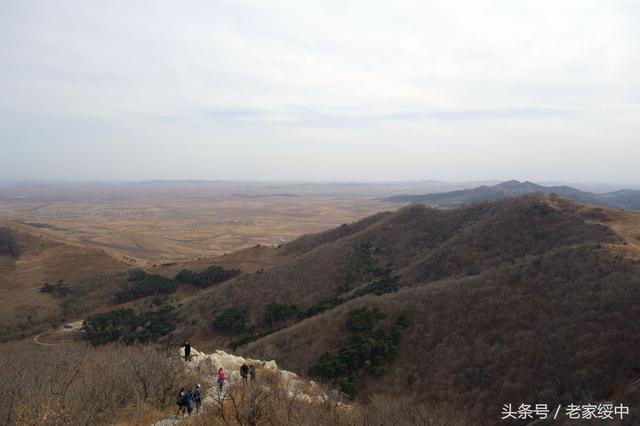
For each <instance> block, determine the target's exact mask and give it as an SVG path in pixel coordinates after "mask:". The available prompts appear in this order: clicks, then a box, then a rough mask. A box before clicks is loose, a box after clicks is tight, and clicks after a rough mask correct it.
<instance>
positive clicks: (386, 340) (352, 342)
mask: <svg viewBox="0 0 640 426" xmlns="http://www.w3.org/2000/svg"><path fill="white" fill-rule="evenodd" d="M384 317H385V315H384V313H382V312H381V311H380V310H379V309H378V308H373V309H369V308H367V307H364V308H360V309H352V310H351V311H349V314H348V316H347V320H346V322H345V325H346V327H347V330H349V332H350V333H351V335H350V337H349V338H348V339H347V340H346V341H344V342H343V343H342V345H341V346H340V348H339V349H338V350H337V351H335V352H326V353H324V354H323V355H322V356H320V359H318V361H317V363H316V364H315V365H314V366H313V367H312V368H311V369H310V370H309V374H311V375H313V376H317V377H319V378H320V379H322V380H323V381H326V382H330V383H333V384H336V385H338V386H339V387H340V389H341V390H342V392H344V393H345V394H347V395H349V396H350V397H354V396H355V395H357V394H358V385H357V382H356V378H357V375H358V373H359V372H360V371H362V370H364V371H366V372H368V373H370V374H372V375H374V376H380V375H382V374H383V373H384V367H385V364H386V363H388V362H389V361H390V360H392V359H393V357H394V356H395V355H396V354H397V352H398V349H399V347H400V339H401V338H402V335H403V333H404V331H405V329H406V328H407V326H408V325H409V315H408V314H407V313H406V312H403V313H402V314H400V316H398V318H397V319H396V321H395V323H394V325H393V326H392V327H391V329H390V330H385V329H384V328H382V327H380V326H379V325H378V323H379V321H380V320H381V319H383V318H384Z"/></svg>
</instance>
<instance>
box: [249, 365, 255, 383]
mask: <svg viewBox="0 0 640 426" xmlns="http://www.w3.org/2000/svg"><path fill="white" fill-rule="evenodd" d="M249 377H251V381H252V382H255V381H256V366H255V365H250V366H249Z"/></svg>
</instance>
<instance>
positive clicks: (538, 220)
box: [178, 196, 640, 424]
mask: <svg viewBox="0 0 640 426" xmlns="http://www.w3.org/2000/svg"><path fill="white" fill-rule="evenodd" d="M612 212H615V211H612ZM629 214H631V213H629ZM615 223H617V222H616V218H615V215H610V214H608V213H607V212H606V211H602V209H593V208H585V207H583V206H582V205H577V204H575V203H572V202H569V201H566V200H563V199H558V198H554V199H550V198H544V197H538V196H535V197H525V198H507V199H504V200H500V201H494V202H485V203H478V204H475V205H472V206H469V207H466V208H462V209H453V210H437V209H432V208H427V207H424V206H409V207H406V208H403V209H401V210H399V211H397V212H394V213H390V214H385V215H381V216H380V217H379V218H378V219H376V220H372V219H370V218H369V219H367V224H368V225H367V226H363V225H362V224H354V225H352V228H351V229H353V230H354V232H346V233H344V236H341V237H340V236H338V237H336V238H333V237H331V238H329V237H327V235H324V236H317V237H307V238H306V240H314V239H315V241H318V242H319V244H309V245H308V250H298V251H297V253H298V254H296V255H295V256H294V257H292V258H291V259H289V260H287V261H286V262H284V263H282V264H280V265H277V266H275V267H273V268H270V269H267V270H265V271H263V272H261V273H256V274H251V275H248V276H244V277H241V278H237V279H234V280H232V281H229V282H227V283H224V284H222V285H220V286H218V287H216V288H212V289H210V290H208V291H207V292H205V293H203V295H202V296H201V297H199V300H198V301H197V302H193V303H192V304H189V305H186V306H184V307H183V308H182V309H183V311H182V312H183V313H184V314H186V315H187V316H188V317H190V318H194V319H196V320H197V321H198V322H197V325H194V326H186V327H184V328H182V329H181V330H180V332H179V333H178V334H179V335H191V334H199V335H200V336H201V337H204V336H206V338H207V339H208V341H209V342H212V343H213V344H216V345H220V344H225V343H227V342H229V341H230V340H231V339H234V340H236V341H237V340H238V339H239V338H241V337H242V336H248V337H249V339H246V340H245V342H249V343H248V345H245V346H242V345H241V346H240V349H239V350H240V351H241V352H243V353H246V354H248V355H251V356H256V357H258V358H263V359H264V358H275V359H278V362H279V363H281V364H282V365H283V366H284V367H285V368H287V369H290V370H293V371H297V372H300V373H308V372H309V371H310V370H311V371H318V370H317V368H316V370H313V369H312V367H314V366H317V365H318V362H319V361H321V360H322V359H328V358H326V357H325V358H323V356H324V355H323V354H325V353H335V354H338V355H339V357H338V358H339V359H341V358H340V357H341V356H342V355H340V354H343V352H340V351H344V350H346V349H344V348H346V346H344V345H345V344H347V343H345V342H348V341H349V339H351V338H350V337H349V336H350V333H351V332H352V331H350V328H349V327H350V326H348V318H349V317H350V315H352V314H353V311H354V310H355V309H359V308H364V307H369V308H373V307H377V308H378V309H380V311H381V312H382V313H383V315H384V318H382V319H381V320H380V326H379V327H381V328H380V330H384V329H389V327H392V326H393V323H394V321H396V318H398V315H400V314H401V313H402V312H403V311H407V312H408V314H409V318H410V322H409V325H408V328H407V329H406V330H405V331H404V334H403V337H401V339H400V340H399V342H400V343H399V347H398V349H397V353H396V355H395V358H393V357H392V358H390V359H387V361H385V363H383V365H382V366H380V368H378V369H376V370H375V371H376V373H375V374H373V373H368V372H367V371H369V370H368V367H364V369H360V368H358V369H356V370H355V371H354V376H353V380H354V381H355V383H356V386H357V388H359V390H360V393H361V394H363V395H365V396H366V395H368V394H370V393H372V392H383V393H388V394H406V393H409V394H412V395H417V396H418V397H419V398H421V399H422V400H423V402H428V401H443V400H444V401H446V402H448V403H450V404H453V406H458V407H459V406H464V407H467V408H468V409H469V410H470V411H471V412H472V413H475V414H476V415H480V416H482V418H485V419H490V418H495V416H496V415H498V414H499V412H500V407H501V405H502V404H503V403H505V402H514V403H516V402H518V403H520V402H527V401H544V403H549V404H551V403H560V402H566V403H568V402H577V401H593V400H598V399H602V398H606V397H607V396H608V395H609V394H610V393H611V392H612V391H613V390H614V389H615V388H616V386H617V385H618V384H621V383H626V382H627V381H630V380H632V379H634V374H635V373H634V368H636V367H637V362H636V359H637V356H638V348H639V347H640V332H638V330H637V328H636V327H635V325H634V322H633V321H627V320H626V318H635V317H637V316H638V314H640V308H638V306H640V303H639V302H640V271H639V269H638V265H637V264H636V263H634V262H633V261H632V259H631V258H629V257H626V255H625V252H626V247H628V246H629V245H628V244H627V242H626V241H625V239H624V238H623V236H621V235H618V234H616V233H615V232H614V231H613V230H612V227H613V225H614V224H615ZM605 224H606V225H605ZM614 229H615V227H614ZM335 232H336V231H334V234H332V235H334V236H335ZM324 241H326V242H324ZM298 244H299V243H298ZM305 246H307V245H306V244H305ZM281 250H288V248H287V247H286V246H284V247H283V248H282V249H281ZM289 250H291V249H289ZM390 279H391V281H389V280H390ZM393 279H396V283H397V284H398V285H397V286H395V287H394V286H393V285H391V286H389V287H384V288H383V287H380V286H379V287H375V286H374V287H371V285H372V283H374V284H375V283H380V282H382V283H387V284H388V283H389V282H392V281H393ZM385 280H387V281H385ZM371 288H377V289H380V288H382V290H381V291H379V292H377V293H373V294H366V293H367V291H364V290H367V289H371ZM376 294H377V295H376ZM327 299H330V300H333V302H332V303H330V304H328V305H323V306H324V308H323V309H324V312H323V309H320V310H316V311H313V312H312V313H311V314H310V315H298V316H291V315H290V316H287V317H286V318H284V319H283V320H282V321H281V322H279V323H277V324H276V325H275V326H274V325H273V324H271V325H269V323H268V322H267V321H266V318H267V316H266V312H267V306H268V305H270V304H272V303H278V304H282V305H286V306H291V305H296V309H297V312H299V313H300V312H302V313H305V312H309V308H310V307H313V306H318V304H319V302H322V301H323V300H327ZM229 308H236V309H237V310H238V311H245V312H247V316H246V320H247V326H246V327H245V328H244V332H243V331H242V330H236V331H234V332H232V333H229V332H224V330H219V329H216V328H215V327H213V326H212V320H213V319H214V318H216V317H218V316H219V315H220V314H221V313H222V312H224V311H225V310H226V309H229ZM251 340H253V341H252V342H251ZM241 343H242V342H241ZM341 347H342V348H343V349H340V348H341ZM394 350H395V349H394ZM336 351H338V352H336ZM344 354H346V352H345V353H344ZM345 356H346V355H345ZM365 361H366V360H365ZM365 361H363V362H365ZM336 362H338V361H336ZM366 362H369V361H366ZM366 362H365V364H363V365H365V366H366V365H367V364H366ZM371 362H377V361H375V360H371ZM336 368H338V369H337V370H335V371H336V372H337V373H336V377H335V379H336V381H337V382H338V383H343V384H344V383H345V382H344V380H345V378H344V377H341V376H340V374H342V373H340V371H341V370H340V368H342V367H340V366H339V365H338V367H336ZM349 383H350V382H349ZM491 423H492V422H491V421H488V424H491Z"/></svg>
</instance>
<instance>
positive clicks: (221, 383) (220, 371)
mask: <svg viewBox="0 0 640 426" xmlns="http://www.w3.org/2000/svg"><path fill="white" fill-rule="evenodd" d="M226 378H227V376H226V375H225V374H224V370H223V369H222V367H220V368H219V369H218V390H219V392H222V386H224V381H225V380H226Z"/></svg>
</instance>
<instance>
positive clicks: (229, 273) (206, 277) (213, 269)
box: [176, 266, 240, 287]
mask: <svg viewBox="0 0 640 426" xmlns="http://www.w3.org/2000/svg"><path fill="white" fill-rule="evenodd" d="M238 275H240V271H239V270H238V269H224V268H223V267H221V266H210V267H208V268H207V269H205V270H204V271H202V272H193V271H191V270H189V269H183V270H182V271H180V272H178V275H176V280H177V281H179V282H181V283H189V284H193V285H196V286H198V287H207V286H210V285H213V284H219V283H221V282H223V281H227V280H229V279H231V278H233V277H236V276H238Z"/></svg>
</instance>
